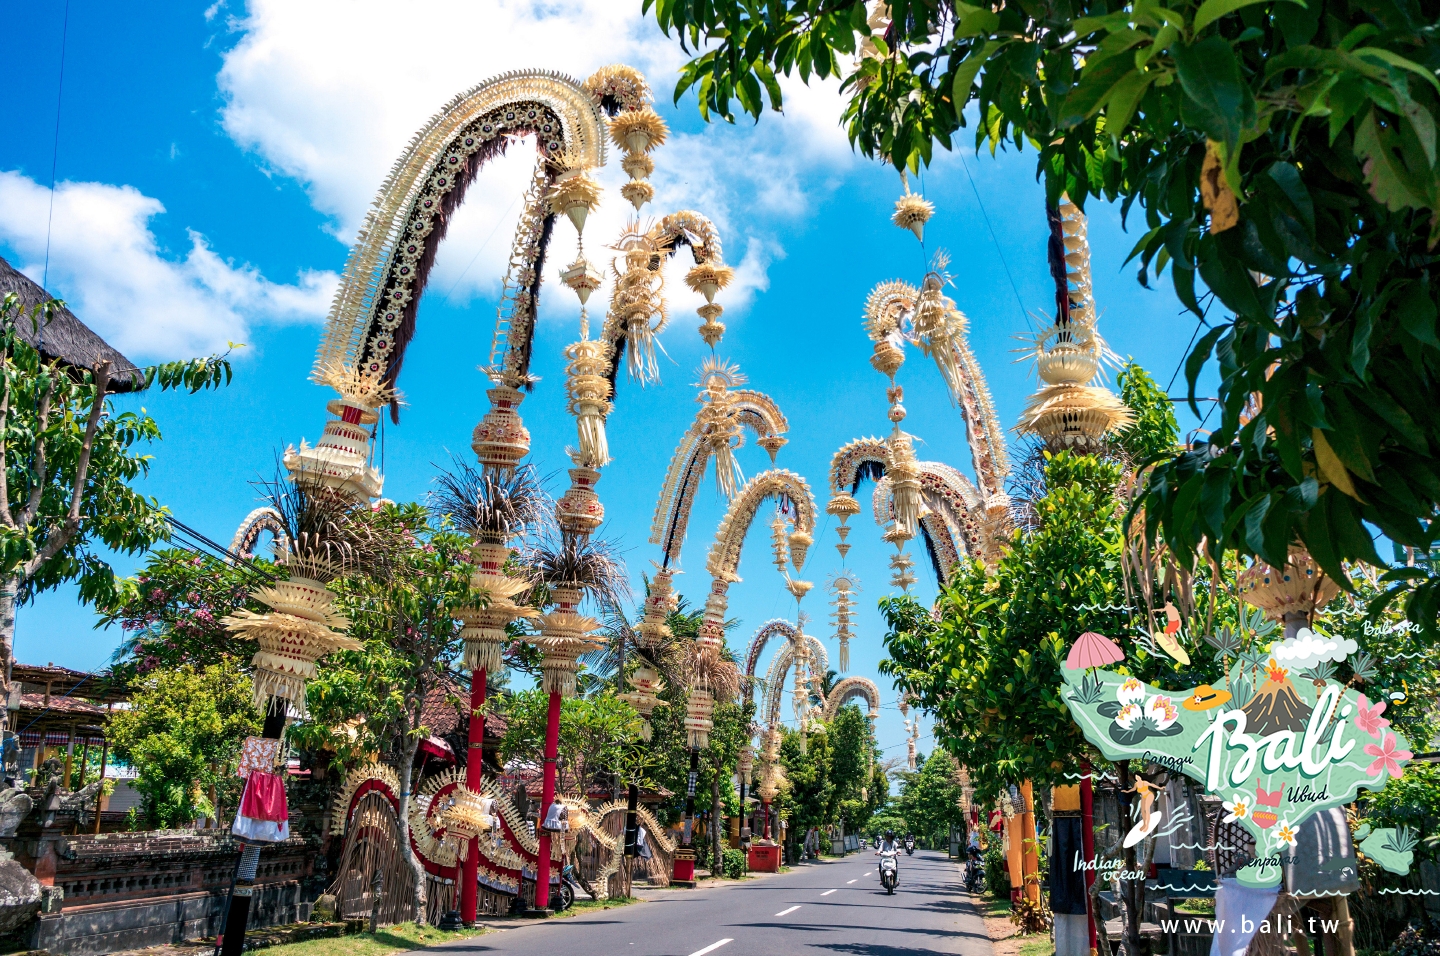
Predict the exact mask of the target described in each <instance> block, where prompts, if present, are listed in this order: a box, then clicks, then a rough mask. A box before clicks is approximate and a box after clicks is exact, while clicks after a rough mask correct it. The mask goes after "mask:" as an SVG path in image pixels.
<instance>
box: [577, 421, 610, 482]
mask: <svg viewBox="0 0 1440 956" xmlns="http://www.w3.org/2000/svg"><path fill="white" fill-rule="evenodd" d="M575 425H576V428H577V429H578V431H579V437H580V457H581V460H582V461H583V462H584V463H586V464H589V465H591V466H592V467H597V468H598V467H600V466H601V465H604V464H607V463H609V461H610V443H609V442H608V441H607V440H606V438H605V417H604V416H603V415H601V414H600V413H599V412H598V411H590V410H586V411H582V412H580V413H579V414H577V415H576V416H575Z"/></svg>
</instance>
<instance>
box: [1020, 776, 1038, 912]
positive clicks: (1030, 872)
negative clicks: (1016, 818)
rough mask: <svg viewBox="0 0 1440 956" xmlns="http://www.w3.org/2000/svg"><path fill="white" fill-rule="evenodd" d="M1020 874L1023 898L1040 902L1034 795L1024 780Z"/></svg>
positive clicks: (1022, 786)
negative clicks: (1023, 885)
mask: <svg viewBox="0 0 1440 956" xmlns="http://www.w3.org/2000/svg"><path fill="white" fill-rule="evenodd" d="M1020 805H1021V806H1020V837H1021V839H1022V840H1023V841H1024V845H1023V846H1022V848H1021V852H1022V856H1021V875H1022V877H1023V879H1024V880H1025V898H1026V899H1028V900H1029V901H1030V902H1031V903H1037V904H1038V903H1039V902H1040V844H1039V842H1038V841H1037V840H1036V839H1035V796H1034V793H1033V790H1032V788H1031V786H1030V781H1029V780H1026V781H1025V782H1024V783H1022V784H1020Z"/></svg>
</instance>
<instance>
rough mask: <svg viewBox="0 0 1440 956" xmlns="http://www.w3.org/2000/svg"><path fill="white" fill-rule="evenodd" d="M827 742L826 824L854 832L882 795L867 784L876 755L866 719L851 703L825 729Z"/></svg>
mask: <svg viewBox="0 0 1440 956" xmlns="http://www.w3.org/2000/svg"><path fill="white" fill-rule="evenodd" d="M827 734H828V736H829V738H830V745H831V761H830V780H831V784H832V794H831V805H830V808H829V811H828V813H827V821H826V822H827V823H839V822H843V823H844V824H845V832H846V833H855V832H858V831H859V830H861V829H862V828H863V827H864V826H865V825H866V823H868V822H869V820H870V816H871V814H873V813H874V812H875V810H876V808H877V807H879V805H880V801H881V799H882V796H881V794H880V792H879V791H878V790H875V789H874V788H873V787H872V786H871V785H872V783H873V777H874V768H875V763H876V759H877V755H878V751H877V749H876V746H875V737H874V733H873V731H872V729H871V726H870V719H869V718H868V717H866V716H865V715H864V714H862V713H861V712H860V708H859V707H856V706H855V705H854V704H848V705H846V706H844V707H841V708H840V709H839V711H837V712H836V714H835V718H834V719H833V720H831V721H830V725H829V728H828V731H827Z"/></svg>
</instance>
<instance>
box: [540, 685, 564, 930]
mask: <svg viewBox="0 0 1440 956" xmlns="http://www.w3.org/2000/svg"><path fill="white" fill-rule="evenodd" d="M559 755H560V694H559V693H558V692H554V691H552V692H551V694H550V706H549V709H548V711H547V712H546V714H545V777H544V782H543V784H542V785H541V790H540V823H541V824H542V826H541V828H540V859H539V860H538V861H537V862H536V864H535V909H537V910H544V909H549V907H550V831H548V830H546V829H545V828H544V826H543V824H544V823H545V819H546V818H547V817H548V816H549V815H550V804H552V803H554V802H555V761H556V758H558V757H559Z"/></svg>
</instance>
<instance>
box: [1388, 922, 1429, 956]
mask: <svg viewBox="0 0 1440 956" xmlns="http://www.w3.org/2000/svg"><path fill="white" fill-rule="evenodd" d="M1389 952H1390V956H1440V939H1436V938H1435V937H1434V936H1433V935H1431V934H1429V933H1426V932H1425V931H1424V930H1422V929H1421V928H1420V927H1418V926H1416V925H1415V924H1414V923H1411V924H1410V925H1409V926H1407V927H1405V929H1404V930H1403V931H1401V933H1400V935H1399V936H1398V937H1396V939H1395V942H1393V943H1391V944H1390V950H1389Z"/></svg>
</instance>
